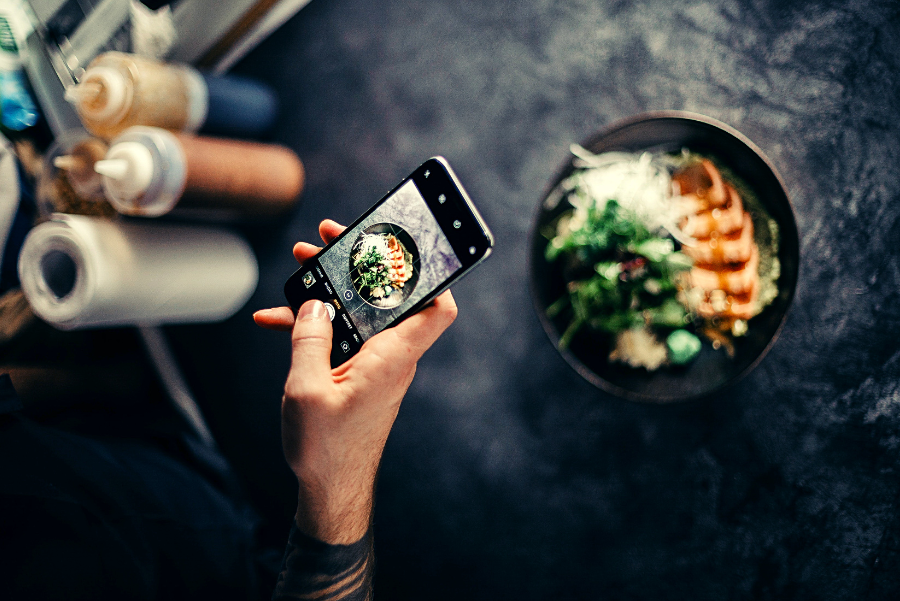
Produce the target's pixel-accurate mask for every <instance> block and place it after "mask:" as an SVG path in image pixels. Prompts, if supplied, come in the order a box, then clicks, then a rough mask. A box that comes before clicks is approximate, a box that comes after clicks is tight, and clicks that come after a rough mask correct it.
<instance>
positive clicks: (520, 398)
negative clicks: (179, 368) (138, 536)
mask: <svg viewBox="0 0 900 601" xmlns="http://www.w3.org/2000/svg"><path fill="white" fill-rule="evenodd" d="M236 71H237V72H240V73H245V74H251V75H254V76H258V77H260V78H262V79H264V80H266V81H269V82H271V83H272V84H273V85H274V86H276V87H277V89H278V91H279V93H280V95H281V97H282V98H283V101H284V102H283V104H284V106H283V115H282V117H281V119H280V122H279V126H278V130H277V131H276V132H275V134H274V136H273V137H274V139H275V140H277V141H280V142H284V143H286V144H288V145H290V146H291V147H293V148H294V149H296V150H297V152H298V153H299V154H300V156H301V157H302V159H303V160H304V162H305V164H306V167H307V169H308V178H309V179H308V185H307V189H306V191H305V193H304V195H303V198H302V201H301V204H300V206H299V207H298V210H297V211H296V212H295V213H294V214H293V215H292V217H291V219H290V220H289V221H288V222H285V223H280V224H277V225H274V226H271V227H258V228H254V229H250V230H248V234H249V235H250V237H251V240H252V241H253V243H254V246H255V248H256V250H257V252H258V255H259V259H260V266H261V277H260V284H259V288H258V290H257V292H256V294H255V295H254V297H253V298H252V300H251V301H250V303H249V305H248V306H247V307H246V308H245V309H244V310H243V311H241V313H240V314H239V315H238V316H236V317H235V318H233V319H231V320H229V321H228V322H227V323H225V324H220V325H215V326H202V327H201V326H190V327H177V328H169V330H168V331H169V334H170V337H171V338H172V341H173V344H174V346H175V349H176V352H177V353H178V356H179V358H180V359H181V361H182V363H183V365H184V368H185V371H186V372H187V374H188V377H189V380H190V382H191V384H192V386H193V388H194V389H195V392H196V393H197V396H198V397H199V399H200V402H201V403H202V405H203V406H204V409H205V411H206V414H207V416H208V418H209V421H210V424H211V426H212V428H213V430H214V431H215V433H216V435H217V436H218V438H219V439H220V441H221V443H222V445H223V447H224V449H225V451H226V453H227V454H228V456H229V458H230V459H231V460H232V461H233V462H234V464H235V465H236V467H237V469H238V470H239V471H240V472H241V474H242V475H243V476H244V478H245V480H246V483H247V487H248V490H249V492H250V494H251V496H252V497H253V499H254V501H255V502H256V503H257V505H258V506H259V507H260V510H261V511H262V512H263V514H264V515H265V516H266V519H267V523H266V536H268V537H269V539H270V540H271V542H273V544H275V545H281V544H282V542H283V540H284V536H285V535H286V532H287V523H288V521H289V519H290V514H291V512H292V511H293V507H294V484H293V482H292V480H291V477H290V475H289V473H288V471H287V469H286V468H285V467H284V465H283V461H282V458H281V451H280V442H279V425H278V419H279V418H278V412H279V402H280V396H281V391H282V384H283V380H284V377H285V375H286V373H287V368H288V350H289V342H288V339H287V337H286V336H284V335H278V334H274V333H270V332H265V331H262V330H258V329H256V328H255V326H254V325H253V324H252V322H251V320H250V314H251V312H252V311H253V310H255V309H257V308H261V307H266V306H271V305H276V304H282V302H283V301H282V296H281V287H282V284H283V282H284V280H285V278H286V277H287V276H288V275H289V274H290V273H291V272H292V270H293V269H294V262H293V259H292V257H291V254H290V248H291V246H292V244H293V243H294V242H295V241H296V240H299V239H305V240H313V239H315V237H316V226H317V224H318V222H319V221H320V220H321V219H323V218H326V217H331V218H335V219H337V220H339V221H343V222H345V223H346V222H348V221H350V220H352V219H353V218H355V217H356V216H357V215H358V214H359V213H360V212H361V211H362V210H363V209H364V208H366V207H367V206H368V205H369V204H370V203H371V202H373V201H374V200H376V199H377V198H378V197H380V196H381V195H382V194H383V193H384V192H385V191H386V190H387V189H388V188H390V187H391V186H392V185H393V184H395V183H396V182H397V181H398V180H399V178H401V177H402V176H403V175H405V174H406V173H407V172H409V171H410V170H411V169H412V168H413V167H415V166H416V165H418V164H419V163H420V162H421V161H422V160H424V159H425V158H427V157H429V156H431V155H434V154H442V155H444V156H446V157H447V158H448V159H449V160H450V162H451V163H452V164H453V165H454V166H455V168H456V170H457V172H458V174H459V176H460V178H461V179H462V180H463V182H464V183H465V185H466V187H467V188H468V190H469V192H470V194H471V195H472V196H473V197H474V198H475V200H476V202H477V203H478V204H479V206H480V207H481V209H482V212H483V213H484V216H485V218H486V220H487V221H488V223H489V224H490V225H491V226H492V228H493V230H494V233H495V234H496V238H497V248H496V252H495V254H494V256H493V257H492V258H491V259H490V260H489V261H488V262H487V263H486V264H485V265H484V266H483V267H481V268H480V269H479V270H478V271H476V272H475V273H473V274H472V275H471V276H469V277H468V278H466V279H465V280H464V281H463V282H461V283H460V284H459V285H458V286H457V287H455V289H454V295H455V297H456V299H457V302H458V304H459V306H460V316H459V318H458V320H457V322H456V323H455V325H454V326H453V327H452V328H451V329H450V330H449V331H448V332H447V333H446V335H445V336H444V337H443V338H442V339H441V340H440V341H439V342H438V344H436V345H435V347H434V348H433V349H432V350H431V351H430V352H429V353H428V354H427V355H426V357H425V358H424V359H423V360H422V362H421V364H420V367H419V372H418V375H417V377H416V380H415V382H414V384H413V386H412V388H411V390H410V392H409V394H408V396H407V398H406V400H405V402H404V405H403V408H402V410H401V413H400V416H399V419H398V420H397V423H396V426H395V428H394V432H393V434H392V436H391V439H390V441H389V444H388V447H387V450H386V453H385V458H384V465H383V469H382V473H381V478H380V482H379V488H378V504H377V508H376V534H377V542H376V545H377V554H378V570H377V577H376V585H377V594H378V596H379V598H381V599H391V600H395V599H397V600H400V599H542V600H543V599H605V598H609V599H715V600H721V599H751V598H752V599H820V600H821V599H854V600H859V599H893V598H897V595H898V594H900V480H898V471H897V468H896V463H897V460H898V453H900V384H898V382H900V380H898V378H900V342H898V340H900V167H898V164H900V125H898V117H900V4H898V3H897V2H896V1H883V2H871V1H869V2H859V1H857V0H834V1H830V2H798V1H792V0H755V1H747V2H742V1H723V2H704V1H702V0H701V1H684V0H652V1H648V2H634V1H628V0H609V1H607V2H589V1H585V0H580V1H574V0H568V1H549V0H534V1H530V2H512V1H500V0H485V1H481V2H456V1H453V0H429V1H428V2H424V1H423V2H414V1H411V0H406V1H404V0H388V1H384V2H377V3H373V2H363V1H362V0H329V1H325V0H313V2H312V3H311V4H310V5H309V6H308V7H306V8H304V9H303V10H302V11H301V12H300V13H299V14H298V15H297V16H296V17H295V18H293V19H292V20H290V21H289V22H288V23H287V24H286V25H285V26H284V27H283V28H282V29H280V30H279V31H277V32H276V33H275V34H273V35H272V36H271V37H270V38H269V39H268V40H266V41H265V42H264V43H263V44H262V45H261V46H260V47H258V48H257V49H256V50H255V51H254V52H253V53H252V54H250V55H249V56H248V57H247V58H246V59H244V60H243V61H242V62H241V63H240V64H239V65H238V66H237V68H236ZM659 109H682V110H688V111H694V112H697V113H701V114H705V115H708V116H711V117H714V118H717V119H720V120H722V121H724V122H726V123H728V124H729V125H731V126H733V127H735V128H737V129H738V130H740V131H741V132H743V133H744V134H745V135H747V136H748V137H749V138H750V139H752V140H753V141H754V142H756V144H757V145H758V146H760V147H761V148H762V149H763V151H764V152H765V153H766V154H767V155H768V156H769V158H770V159H771V160H772V161H773V162H774V163H775V164H776V165H777V166H778V168H779V170H780V172H781V174H782V176H783V178H784V180H785V183H786V185H787V189H788V193H789V195H790V198H791V201H792V203H793V207H794V211H795V213H796V218H797V222H798V226H799V230H800V247H801V265H800V282H799V286H798V289H797V295H796V298H795V301H794V305H793V308H792V310H791V313H790V315H789V318H788V320H787V323H786V325H785V327H784V329H783V332H782V334H781V337H780V338H779V339H778V341H777V343H776V344H775V346H774V347H773V349H772V350H771V352H770V353H769V355H768V356H767V357H766V358H765V359H764V360H763V361H762V363H761V364H760V365H759V367H758V368H757V369H756V370H755V371H754V372H753V373H751V374H750V375H749V376H748V377H746V378H745V379H744V380H742V381H741V382H740V383H739V384H738V385H736V386H734V387H732V388H730V389H728V390H727V391H725V392H723V393H721V394H719V395H717V396H715V397H714V398H709V399H706V400H704V401H701V402H696V403H692V404H690V405H678V406H652V405H642V404H636V403H632V402H627V401H623V400H620V399H617V398H614V397H611V396H608V395H606V394H604V393H602V392H600V391H598V390H597V389H595V388H593V387H592V386H590V385H589V384H587V383H586V382H584V381H583V380H581V379H580V378H579V377H578V376H577V375H576V374H575V373H574V372H573V371H572V370H571V369H570V368H569V367H568V366H567V365H566V364H565V363H564V362H563V360H562V359H561V358H560V357H559V355H558V354H557V352H556V351H555V350H554V348H553V347H552V346H551V344H550V343H549V341H548V340H547V339H546V337H545V335H544V333H543V331H542V330H541V327H540V325H539V322H538V320H537V317H536V315H535V313H534V310H533V308H532V304H531V298H530V295H529V290H528V272H529V266H528V261H527V255H528V244H529V240H528V238H529V235H530V228H531V221H532V217H533V215H534V212H535V209H536V206H537V203H538V202H539V200H540V198H541V195H542V193H543V191H544V189H545V186H546V185H547V183H548V182H549V180H550V179H551V177H552V176H553V174H554V173H555V172H556V170H557V169H558V168H559V166H560V164H561V162H562V161H563V160H565V158H566V154H567V148H568V146H569V144H570V143H572V142H574V141H579V140H582V139H584V138H586V137H587V136H589V135H590V134H592V133H594V132H595V131H596V130H597V129H598V128H600V127H602V126H604V125H606V124H609V123H611V122H613V121H616V120H618V119H620V118H624V117H627V116H631V115H634V114H636V113H641V112H645V111H650V110H659Z"/></svg>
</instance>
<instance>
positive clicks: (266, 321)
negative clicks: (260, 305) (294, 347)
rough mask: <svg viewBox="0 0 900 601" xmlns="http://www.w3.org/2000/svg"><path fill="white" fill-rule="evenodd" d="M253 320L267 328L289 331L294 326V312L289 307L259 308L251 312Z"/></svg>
mask: <svg viewBox="0 0 900 601" xmlns="http://www.w3.org/2000/svg"><path fill="white" fill-rule="evenodd" d="M253 321H255V322H256V325H258V326H261V327H263V328H266V329H267V330H276V331H278V332H290V331H291V329H292V328H293V327H294V312H293V311H291V309H290V307H276V308H274V309H261V310H259V311H257V312H256V313H254V314H253Z"/></svg>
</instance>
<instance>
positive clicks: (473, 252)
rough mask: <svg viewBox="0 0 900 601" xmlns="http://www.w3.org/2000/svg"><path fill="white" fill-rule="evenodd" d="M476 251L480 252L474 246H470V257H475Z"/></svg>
mask: <svg viewBox="0 0 900 601" xmlns="http://www.w3.org/2000/svg"><path fill="white" fill-rule="evenodd" d="M476 250H478V249H477V248H475V247H474V246H470V247H469V254H470V255H474V254H475V251H476Z"/></svg>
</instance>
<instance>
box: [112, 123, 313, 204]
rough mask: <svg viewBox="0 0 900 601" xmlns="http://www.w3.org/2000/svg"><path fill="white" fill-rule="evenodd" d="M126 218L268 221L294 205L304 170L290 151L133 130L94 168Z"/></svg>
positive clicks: (153, 129)
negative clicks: (176, 214)
mask: <svg viewBox="0 0 900 601" xmlns="http://www.w3.org/2000/svg"><path fill="white" fill-rule="evenodd" d="M94 169H95V170H96V171H97V173H100V174H101V176H102V180H103V189H104V190H105V192H106V197H107V199H108V200H109V201H110V202H111V203H112V205H113V206H114V207H115V208H116V210H117V211H119V212H120V213H124V214H126V215H143V216H146V217H157V216H159V215H164V214H166V213H168V212H169V211H171V210H172V209H174V208H175V207H176V205H177V206H178V207H179V209H203V210H214V211H219V212H221V211H232V212H234V213H236V214H237V215H239V216H244V217H265V216H271V215H275V214H278V213H281V212H283V211H285V210H287V209H289V208H290V207H292V206H293V205H294V202H295V201H296V199H297V197H298V196H299V195H300V192H301V190H302V189H303V181H304V172H303V164H302V163H301V162H300V159H299V158H298V157H297V155H296V154H295V153H294V152H293V151H292V150H291V149H289V148H287V147H284V146H279V145H274V144H261V143H259V142H247V141H239V140H225V139H222V138H211V137H202V136H194V135H191V134H184V133H176V132H171V131H167V130H165V129H161V128H157V127H143V126H138V127H132V128H129V129H127V130H125V131H124V132H123V133H122V134H121V135H119V136H118V137H116V138H114V139H113V140H112V142H111V143H110V146H109V150H108V151H107V153H106V156H105V157H104V158H103V160H100V161H97V162H96V163H95V165H94Z"/></svg>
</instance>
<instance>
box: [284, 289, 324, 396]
mask: <svg viewBox="0 0 900 601" xmlns="http://www.w3.org/2000/svg"><path fill="white" fill-rule="evenodd" d="M331 337H332V330H331V320H329V319H328V313H327V312H326V310H325V305H324V304H323V303H322V301H319V300H310V301H306V302H305V303H303V305H302V306H301V307H300V310H299V311H298V312H297V321H296V322H295V323H294V329H293V333H292V335H291V343H292V351H291V353H292V355H291V371H290V374H288V382H287V386H286V388H285V394H286V395H287V396H288V397H291V398H293V399H303V400H318V401H325V400H327V399H328V398H329V394H328V393H329V390H330V388H331V387H332V386H333V385H334V381H333V380H332V378H331Z"/></svg>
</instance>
